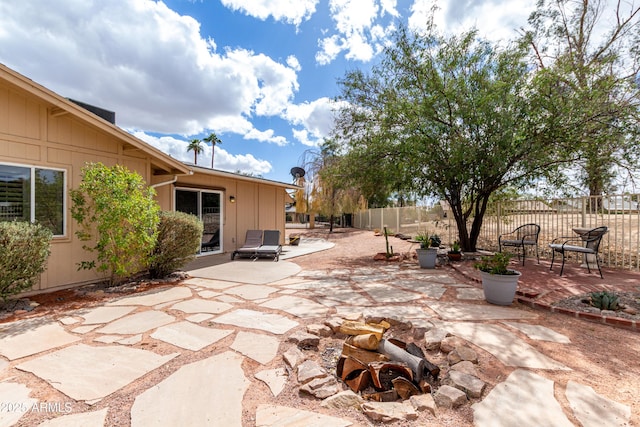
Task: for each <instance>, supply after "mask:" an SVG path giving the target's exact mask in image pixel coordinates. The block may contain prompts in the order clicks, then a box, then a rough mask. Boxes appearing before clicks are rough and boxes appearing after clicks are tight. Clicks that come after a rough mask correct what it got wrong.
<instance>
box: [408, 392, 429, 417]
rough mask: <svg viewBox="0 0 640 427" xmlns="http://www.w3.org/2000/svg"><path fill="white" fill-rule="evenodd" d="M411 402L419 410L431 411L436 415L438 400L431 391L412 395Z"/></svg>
mask: <svg viewBox="0 0 640 427" xmlns="http://www.w3.org/2000/svg"><path fill="white" fill-rule="evenodd" d="M409 403H411V404H412V405H413V407H414V408H415V409H416V410H417V411H429V412H430V413H431V415H433V416H434V417H435V416H436V402H435V400H433V396H431V395H430V394H429V393H426V394H418V395H415V396H411V397H410V398H409Z"/></svg>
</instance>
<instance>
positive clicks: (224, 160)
mask: <svg viewBox="0 0 640 427" xmlns="http://www.w3.org/2000/svg"><path fill="white" fill-rule="evenodd" d="M131 133H132V134H133V135H134V136H135V137H136V138H139V139H141V140H143V141H145V142H147V143H149V144H150V145H153V146H154V147H156V148H158V149H159V150H161V151H162V152H164V153H167V154H169V155H170V156H172V157H173V158H175V159H178V160H180V161H183V162H188V163H193V160H194V156H193V151H189V152H187V146H188V144H189V143H188V141H185V140H182V139H177V138H174V137H171V136H162V137H156V136H153V135H149V134H147V133H145V132H141V131H134V132H131ZM202 148H203V152H202V153H201V154H199V155H198V165H199V166H206V167H209V166H211V146H210V145H207V144H205V143H203V144H202ZM215 150H216V155H215V159H214V166H215V168H216V169H221V170H226V171H230V172H235V171H237V170H240V171H241V172H252V173H255V174H261V175H263V174H266V173H269V172H271V170H272V166H271V163H269V162H268V161H267V160H261V159H256V158H255V157H254V156H253V155H252V154H237V155H233V154H230V153H229V152H228V151H226V150H225V149H224V148H221V147H220V146H219V145H216V147H215Z"/></svg>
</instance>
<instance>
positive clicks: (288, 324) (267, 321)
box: [212, 309, 298, 335]
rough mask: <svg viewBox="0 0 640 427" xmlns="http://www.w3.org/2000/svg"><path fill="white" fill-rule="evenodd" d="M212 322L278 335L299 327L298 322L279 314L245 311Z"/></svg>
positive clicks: (219, 317) (234, 312) (226, 315)
mask: <svg viewBox="0 0 640 427" xmlns="http://www.w3.org/2000/svg"><path fill="white" fill-rule="evenodd" d="M212 322H215V323H222V324H225V325H233V326H240V327H242V328H250V329H259V330H262V331H267V332H271V333H272V334H276V335H281V334H284V333H285V332H287V331H288V330H290V329H293V328H295V327H296V326H298V322H294V321H293V320H289V319H287V318H286V317H284V316H280V315H278V314H271V313H262V312H260V311H254V310H245V309H239V310H234V311H231V312H229V313H225V314H223V315H222V316H218V317H216V318H215V319H213V320H212Z"/></svg>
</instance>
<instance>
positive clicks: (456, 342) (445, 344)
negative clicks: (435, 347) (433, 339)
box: [440, 336, 465, 353]
mask: <svg viewBox="0 0 640 427" xmlns="http://www.w3.org/2000/svg"><path fill="white" fill-rule="evenodd" d="M463 345H465V340H463V339H462V338H460V337H454V336H451V337H446V338H445V339H443V340H442V342H441V343H440V351H442V352H443V353H451V352H452V351H453V350H454V349H455V348H456V347H462V346H463Z"/></svg>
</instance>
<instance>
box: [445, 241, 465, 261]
mask: <svg viewBox="0 0 640 427" xmlns="http://www.w3.org/2000/svg"><path fill="white" fill-rule="evenodd" d="M447 256H448V257H449V260H450V261H460V260H461V259H462V252H460V243H458V241H457V240H456V241H455V242H453V244H452V245H451V249H449V251H448V252H447Z"/></svg>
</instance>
